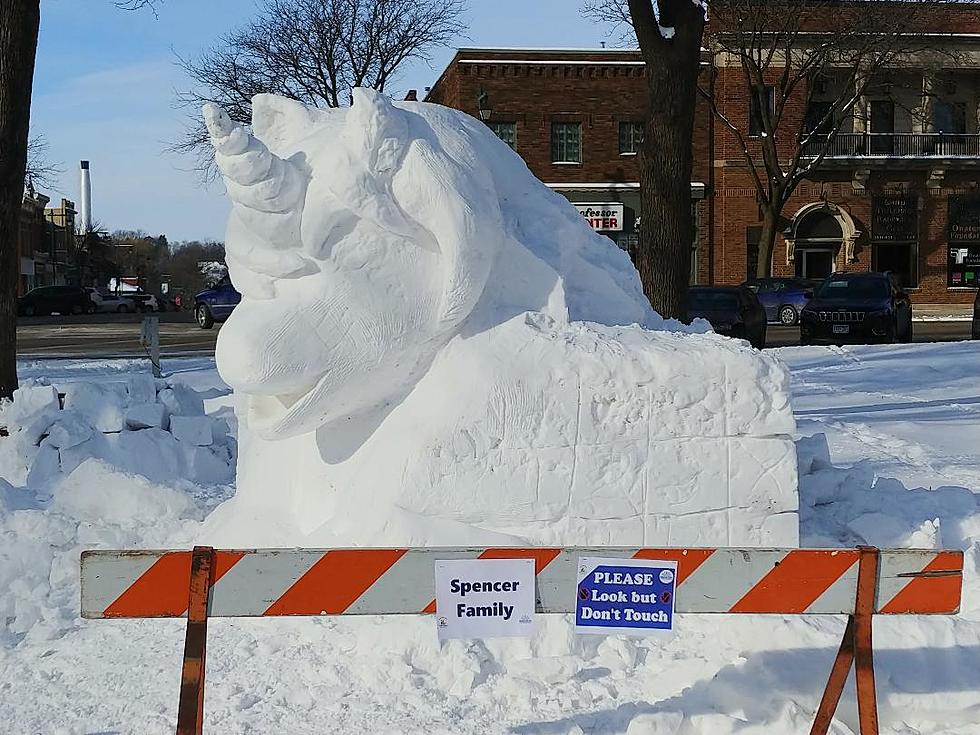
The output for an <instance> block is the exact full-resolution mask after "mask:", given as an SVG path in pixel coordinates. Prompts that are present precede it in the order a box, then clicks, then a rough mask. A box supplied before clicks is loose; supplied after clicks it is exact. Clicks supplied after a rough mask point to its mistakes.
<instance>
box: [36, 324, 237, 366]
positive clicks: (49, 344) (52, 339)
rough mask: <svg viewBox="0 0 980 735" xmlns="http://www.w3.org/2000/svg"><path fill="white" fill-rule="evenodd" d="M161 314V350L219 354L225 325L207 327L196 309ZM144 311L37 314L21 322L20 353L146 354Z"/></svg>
mask: <svg viewBox="0 0 980 735" xmlns="http://www.w3.org/2000/svg"><path fill="white" fill-rule="evenodd" d="M155 316H157V317H159V318H160V354H161V355H163V356H165V357H166V356H171V357H173V356H175V355H195V354H213V353H214V345H215V341H216V340H217V338H218V330H219V329H220V327H221V325H220V324H215V325H214V328H213V329H201V328H200V327H198V326H197V324H196V323H195V322H194V317H193V314H191V313H190V312H178V313H173V312H165V313H162V314H156V315H155ZM142 322H143V315H141V314H93V315H91V316H72V317H60V316H55V317H34V318H21V319H18V320H17V356H18V357H19V358H21V359H37V358H60V357H65V358H68V357H88V356H99V357H136V356H139V357H142V356H144V355H145V354H146V353H145V351H144V350H143V348H142V347H141V346H140V343H139V339H140V330H141V325H142Z"/></svg>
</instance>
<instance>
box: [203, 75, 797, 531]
mask: <svg viewBox="0 0 980 735" xmlns="http://www.w3.org/2000/svg"><path fill="white" fill-rule="evenodd" d="M204 112H205V119H206V122H207V125H208V128H209V130H210V132H211V136H212V139H213V141H214V145H215V149H216V160H217V163H218V166H219V168H220V169H221V171H222V173H223V174H224V177H225V182H226V184H227V188H228V192H229V195H230V196H231V199H232V201H233V203H234V207H233V210H232V214H231V217H230V221H229V225H228V233H227V238H226V248H227V261H228V266H229V271H230V274H231V277H232V280H233V281H234V283H235V284H236V286H237V287H238V288H239V290H240V291H241V292H242V295H243V298H242V302H241V304H240V305H239V306H238V307H237V309H236V310H235V312H234V314H233V315H232V317H231V318H230V319H229V321H228V322H227V323H226V324H225V325H224V326H223V328H222V329H221V332H220V334H219V337H218V347H217V359H218V367H219V370H220V372H221V375H222V377H223V378H224V379H225V380H226V381H227V382H228V383H229V384H230V385H231V386H233V387H234V388H235V390H236V392H237V394H238V414H239V422H240V433H239V440H240V457H239V464H238V490H237V494H236V497H235V498H234V499H233V500H231V501H229V502H227V503H225V504H224V505H223V506H222V507H221V508H219V509H218V510H217V511H216V512H215V513H214V514H212V516H211V518H210V519H209V521H208V524H207V528H206V531H207V534H208V540H209V542H211V543H216V544H234V545H248V546H256V545H323V546H335V545H389V546H390V545H396V544H397V545H402V544H457V543H472V544H481V543H499V544H515V543H542V544H544V543H547V544H571V543H595V544H619V545H631V544H645V545H743V544H744V545H783V544H786V545H793V544H795V543H796V542H797V540H798V523H797V515H796V509H797V471H796V455H795V451H794V446H793V443H792V441H791V439H790V436H789V435H790V433H791V432H792V431H793V429H794V422H793V417H792V413H791V410H790V406H789V393H788V376H787V372H786V370H785V369H784V367H783V366H782V365H781V364H779V363H778V362H777V361H776V360H775V359H773V358H771V357H768V356H766V355H763V354H760V353H759V352H756V351H754V350H752V349H751V348H750V347H749V346H748V344H747V343H744V342H739V341H734V340H730V339H726V338H723V337H720V336H718V335H715V334H713V333H710V332H709V330H708V328H707V325H706V324H704V323H703V322H702V323H697V324H695V325H694V326H693V327H686V326H684V325H681V324H678V323H676V322H670V321H665V320H663V319H661V318H660V317H659V316H658V315H657V314H656V313H654V312H653V311H652V310H651V308H650V306H649V303H648V302H647V300H646V298H645V297H644V296H643V292H642V289H641V286H640V282H639V278H638V276H637V273H636V271H635V269H634V268H633V266H632V264H631V263H630V261H629V259H628V257H627V256H626V254H625V253H624V252H622V251H621V250H619V249H618V248H617V247H616V246H615V245H614V244H613V243H612V242H611V241H610V240H608V239H606V238H604V237H602V236H600V235H597V234H596V233H594V232H593V231H592V230H591V229H590V228H589V226H588V225H587V223H586V222H585V221H584V220H583V218H582V217H581V215H579V214H578V212H577V211H576V210H575V209H574V208H573V207H572V206H571V205H570V204H569V203H568V201H566V200H565V199H564V198H562V197H561V196H560V195H558V194H556V193H554V192H552V191H551V190H549V189H548V188H547V187H546V186H545V185H544V184H542V183H541V182H539V181H538V180H537V179H535V178H534V177H533V176H532V175H531V173H530V172H529V171H528V169H527V167H526V165H525V164H524V162H523V161H522V160H521V159H520V158H519V157H518V156H517V155H516V154H515V153H514V152H513V151H512V150H511V149H510V148H509V147H508V146H507V145H505V144H504V143H503V142H501V141H499V140H498V139H497V138H496V137H495V136H494V135H493V134H492V133H491V132H490V131H489V129H488V128H486V127H485V126H484V125H483V124H482V123H480V122H479V121H477V120H475V119H473V118H471V117H469V116H467V115H465V114H463V113H461V112H457V111H455V110H450V109H447V108H444V107H440V106H437V105H429V104H424V103H412V102H403V103H397V104H394V103H392V102H391V101H389V100H388V99H387V98H385V97H383V96H382V95H379V94H377V93H375V92H372V91H370V90H363V89H358V90H355V93H354V104H353V106H352V107H350V108H348V109H340V110H314V109H309V108H307V107H305V106H303V105H301V104H299V103H297V102H293V101H290V100H286V99H283V98H279V97H275V96H271V95H259V96H257V97H256V98H255V100H254V104H253V120H252V126H251V130H250V131H249V130H247V129H245V128H243V127H241V126H238V125H236V124H234V123H232V121H231V120H230V119H229V118H228V117H227V116H226V115H225V113H224V112H223V111H221V110H220V109H219V108H217V107H214V106H208V107H206V108H205V111H204Z"/></svg>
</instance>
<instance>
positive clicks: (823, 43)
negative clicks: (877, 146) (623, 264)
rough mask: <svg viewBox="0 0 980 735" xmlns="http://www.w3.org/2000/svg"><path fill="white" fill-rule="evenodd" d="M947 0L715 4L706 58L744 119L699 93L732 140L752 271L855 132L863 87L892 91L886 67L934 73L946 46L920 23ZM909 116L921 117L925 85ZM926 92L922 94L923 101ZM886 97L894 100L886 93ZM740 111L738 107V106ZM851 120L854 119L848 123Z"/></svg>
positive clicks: (768, 257)
mask: <svg viewBox="0 0 980 735" xmlns="http://www.w3.org/2000/svg"><path fill="white" fill-rule="evenodd" d="M947 4H951V3H950V2H949V0H917V2H911V3H909V2H895V1H894V0H864V1H863V2H853V3H841V2H839V0H837V1H835V0H792V1H791V2H786V1H781V2H778V3H777V2H772V1H771V0H768V1H767V0H715V1H714V2H713V3H712V21H711V27H710V28H709V34H708V38H707V44H708V46H709V47H710V49H711V50H712V51H713V52H714V55H715V59H716V60H720V61H721V63H730V64H731V65H733V66H736V67H738V68H740V69H741V76H742V79H743V82H744V86H745V89H746V91H747V93H748V96H749V97H750V99H751V105H750V107H751V112H750V114H749V115H745V114H741V115H738V116H735V115H734V114H732V112H731V110H729V109H727V108H726V106H725V105H724V104H723V102H722V101H721V100H720V99H719V96H718V95H712V94H711V93H710V92H709V91H708V90H704V89H702V90H700V91H701V94H702V95H703V97H704V99H705V100H707V102H708V105H709V107H710V108H711V110H712V112H713V114H714V115H715V117H716V119H718V120H719V121H720V122H721V124H722V126H723V128H724V129H725V130H727V132H728V133H729V134H730V135H731V136H732V138H734V140H735V142H736V143H737V148H738V150H739V154H740V156H741V157H742V159H743V161H744V163H745V166H746V168H747V170H748V172H749V176H750V179H751V181H752V186H753V187H754V188H755V191H756V196H757V198H758V200H759V205H760V210H761V213H762V233H761V238H760V243H759V260H758V267H757V272H756V275H757V276H760V277H766V276H769V275H771V274H772V256H773V250H774V247H775V241H776V236H777V234H778V232H779V231H780V230H781V228H782V225H783V209H784V208H785V206H786V204H787V202H788V201H789V199H790V197H791V196H792V195H793V193H794V192H795V191H796V189H797V187H798V186H799V185H800V184H801V183H802V182H803V181H804V180H806V179H808V178H810V177H812V176H813V175H814V173H815V172H816V171H817V169H819V168H820V166H821V165H822V164H823V163H824V161H825V159H826V158H827V156H828V155H831V154H834V153H839V152H841V150H842V149H841V146H842V145H843V146H845V147H846V146H847V145H849V142H850V141H845V140H843V139H842V133H843V134H845V135H846V134H847V131H848V128H852V127H853V128H863V127H864V123H865V122H866V119H867V112H866V110H865V109H863V108H862V101H863V100H864V99H865V98H866V96H867V95H868V94H869V93H872V92H875V93H882V94H888V95H889V96H893V95H892V94H891V91H892V90H893V89H894V88H895V87H898V86H900V85H901V84H902V81H901V79H898V78H896V75H895V74H891V73H890V72H891V71H893V70H896V69H902V68H913V69H919V70H920V71H927V70H929V69H938V68H940V67H941V66H942V65H943V63H944V62H949V61H950V58H949V57H950V56H951V55H952V52H945V51H941V50H939V49H938V48H937V46H936V43H935V38H933V37H932V34H927V33H925V32H924V29H925V28H927V21H928V19H929V18H930V17H936V14H937V11H938V10H941V6H943V5H947ZM915 84H917V85H918V89H917V90H915V92H916V93H917V94H918V95H919V97H920V99H922V104H916V105H915V106H914V108H913V109H911V110H910V112H911V113H912V114H913V115H924V114H927V110H928V107H929V102H928V99H927V98H928V96H929V93H928V90H925V89H924V88H923V85H922V77H921V76H919V77H918V78H917V79H916V81H915ZM923 93H925V95H926V98H922V94H923ZM893 97H894V96H893ZM743 110H744V106H743ZM856 121H857V124H855V123H856Z"/></svg>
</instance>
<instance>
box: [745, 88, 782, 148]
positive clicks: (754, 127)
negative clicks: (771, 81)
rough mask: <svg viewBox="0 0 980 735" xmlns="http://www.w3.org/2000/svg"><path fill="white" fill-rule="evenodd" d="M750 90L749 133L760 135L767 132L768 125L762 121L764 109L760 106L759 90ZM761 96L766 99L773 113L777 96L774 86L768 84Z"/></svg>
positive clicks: (766, 104) (767, 105)
mask: <svg viewBox="0 0 980 735" xmlns="http://www.w3.org/2000/svg"><path fill="white" fill-rule="evenodd" d="M750 91H751V94H750V95H749V100H750V103H749V135H752V136H756V137H758V136H760V135H762V133H763V132H765V129H766V127H765V125H764V124H763V122H762V109H761V108H760V107H759V102H760V95H759V90H757V89H752V90H750ZM761 97H762V98H763V99H764V100H765V106H766V109H768V110H769V114H770V115H772V114H773V113H774V112H775V111H776V96H775V92H774V90H773V88H772V86H769V85H766V86H765V87H764V88H763V89H762V94H761Z"/></svg>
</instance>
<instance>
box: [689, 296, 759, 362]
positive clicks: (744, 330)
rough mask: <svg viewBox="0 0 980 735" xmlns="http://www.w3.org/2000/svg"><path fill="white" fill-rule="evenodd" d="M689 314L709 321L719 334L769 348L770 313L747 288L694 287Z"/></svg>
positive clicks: (754, 345) (756, 346)
mask: <svg viewBox="0 0 980 735" xmlns="http://www.w3.org/2000/svg"><path fill="white" fill-rule="evenodd" d="M687 315H688V317H689V318H691V319H693V318H695V317H701V318H702V319H707V320H708V321H709V322H710V323H711V326H712V328H713V329H714V330H715V331H716V332H718V333H719V334H724V335H726V336H728V337H736V338H738V339H747V340H748V341H749V343H750V344H751V345H752V346H753V347H755V348H757V349H760V350H761V349H762V348H763V347H765V346H766V311H765V309H764V308H763V307H762V303H761V302H760V301H759V298H758V297H757V296H756V295H755V294H754V293H752V291H751V290H749V289H748V288H745V287H744V286H692V287H691V288H689V289H688V291H687Z"/></svg>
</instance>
